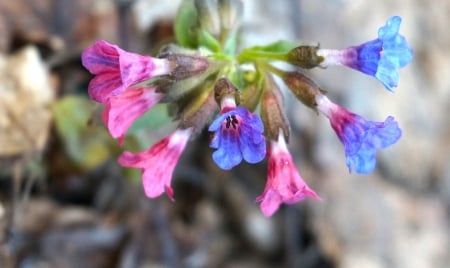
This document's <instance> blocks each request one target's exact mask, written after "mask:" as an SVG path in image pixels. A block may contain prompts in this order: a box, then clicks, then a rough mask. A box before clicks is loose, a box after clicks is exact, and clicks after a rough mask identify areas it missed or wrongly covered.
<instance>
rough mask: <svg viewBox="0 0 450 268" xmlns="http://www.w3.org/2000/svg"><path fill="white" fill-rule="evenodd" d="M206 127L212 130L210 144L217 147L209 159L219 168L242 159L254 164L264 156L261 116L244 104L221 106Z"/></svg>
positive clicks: (233, 164) (236, 163)
mask: <svg viewBox="0 0 450 268" xmlns="http://www.w3.org/2000/svg"><path fill="white" fill-rule="evenodd" d="M208 130H209V131H211V132H214V137H213V139H212V141H211V144H210V147H211V148H215V149H217V150H216V151H215V152H214V153H213V155H212V157H213V160H214V162H216V164H217V165H218V166H219V167H220V168H222V169H225V170H229V169H231V168H233V167H234V166H236V165H238V164H239V163H240V162H241V161H242V159H244V160H245V161H247V162H248V163H252V164H254V163H258V162H260V161H261V160H263V159H264V157H265V155H266V141H265V138H264V136H263V132H264V126H263V123H262V121H261V118H260V117H259V116H258V115H256V114H253V113H251V112H250V111H249V110H247V108H245V107H241V106H239V107H234V108H230V107H225V108H222V112H221V114H220V115H219V116H218V117H217V118H216V119H215V120H214V122H213V123H212V124H211V125H210V126H209V129H208Z"/></svg>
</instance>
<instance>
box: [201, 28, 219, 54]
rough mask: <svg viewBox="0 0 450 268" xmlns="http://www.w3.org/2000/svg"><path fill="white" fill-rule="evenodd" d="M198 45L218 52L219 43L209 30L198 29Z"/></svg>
mask: <svg viewBox="0 0 450 268" xmlns="http://www.w3.org/2000/svg"><path fill="white" fill-rule="evenodd" d="M198 45H199V46H203V47H206V48H208V49H209V50H211V51H213V52H220V50H221V48H220V43H219V41H217V39H216V38H214V36H212V35H211V34H210V33H209V32H207V31H204V30H200V31H198Z"/></svg>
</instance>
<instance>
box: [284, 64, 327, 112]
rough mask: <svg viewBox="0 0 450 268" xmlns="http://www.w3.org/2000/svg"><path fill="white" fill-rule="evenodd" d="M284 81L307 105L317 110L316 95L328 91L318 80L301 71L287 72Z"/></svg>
mask: <svg viewBox="0 0 450 268" xmlns="http://www.w3.org/2000/svg"><path fill="white" fill-rule="evenodd" d="M282 78H283V81H284V83H286V85H287V86H288V88H289V89H290V90H291V91H292V93H294V95H295V96H296V97H297V99H299V100H300V101H301V102H302V103H303V104H305V105H306V106H308V107H310V108H312V109H314V110H316V107H317V102H316V96H318V95H323V94H325V93H326V91H325V90H323V89H321V88H320V87H319V85H317V83H316V82H314V81H313V80H312V79H311V78H309V77H307V76H306V75H304V74H302V73H300V72H286V73H285V74H284V75H283V77H282Z"/></svg>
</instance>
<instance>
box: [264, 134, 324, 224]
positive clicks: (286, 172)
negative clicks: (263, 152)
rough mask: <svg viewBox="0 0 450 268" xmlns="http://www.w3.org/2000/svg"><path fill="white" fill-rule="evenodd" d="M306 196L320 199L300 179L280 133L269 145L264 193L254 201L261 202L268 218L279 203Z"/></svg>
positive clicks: (298, 199)
mask: <svg viewBox="0 0 450 268" xmlns="http://www.w3.org/2000/svg"><path fill="white" fill-rule="evenodd" d="M308 196H309V197H312V198H315V199H320V197H319V196H318V195H317V194H316V193H315V192H314V191H313V190H312V189H310V188H309V187H308V185H306V182H305V181H304V180H303V179H302V177H300V174H299V173H298V170H297V168H296V167H295V165H294V163H293V161H292V156H291V154H290V153H289V151H288V149H287V147H286V142H285V140H284V136H283V134H282V131H280V134H279V137H278V141H271V143H270V151H269V168H268V179H267V183H266V187H265V189H264V192H263V193H262V195H260V196H259V197H257V198H256V201H257V202H261V211H262V212H263V214H264V215H265V216H266V217H270V216H272V215H273V213H275V212H276V211H277V210H278V208H279V207H280V205H281V203H285V204H294V203H297V202H300V201H302V200H303V199H305V198H306V197H308Z"/></svg>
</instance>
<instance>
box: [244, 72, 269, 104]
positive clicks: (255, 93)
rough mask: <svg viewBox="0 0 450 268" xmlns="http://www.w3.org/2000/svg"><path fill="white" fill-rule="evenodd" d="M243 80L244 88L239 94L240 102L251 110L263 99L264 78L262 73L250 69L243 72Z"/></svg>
mask: <svg viewBox="0 0 450 268" xmlns="http://www.w3.org/2000/svg"><path fill="white" fill-rule="evenodd" d="M243 80H244V85H243V86H242V88H243V89H242V91H241V94H240V95H239V97H240V103H241V105H242V106H245V107H247V108H248V109H249V110H250V111H254V110H255V109H256V107H257V106H258V104H259V101H260V99H261V94H262V87H263V81H264V80H263V79H262V78H261V73H259V72H256V71H250V70H249V71H245V72H244V73H243Z"/></svg>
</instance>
